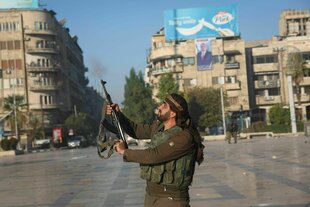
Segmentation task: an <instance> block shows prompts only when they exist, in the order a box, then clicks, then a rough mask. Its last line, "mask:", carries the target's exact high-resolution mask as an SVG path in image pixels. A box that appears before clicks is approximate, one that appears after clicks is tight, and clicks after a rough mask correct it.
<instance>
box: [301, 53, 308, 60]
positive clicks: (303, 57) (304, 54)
mask: <svg viewBox="0 0 310 207" xmlns="http://www.w3.org/2000/svg"><path fill="white" fill-rule="evenodd" d="M302 59H303V60H310V52H304V53H302Z"/></svg>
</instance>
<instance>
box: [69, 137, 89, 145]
mask: <svg viewBox="0 0 310 207" xmlns="http://www.w3.org/2000/svg"><path fill="white" fill-rule="evenodd" d="M88 146H89V143H88V141H87V139H86V138H85V137H84V136H73V137H70V138H69V139H68V147H69V148H80V147H88Z"/></svg>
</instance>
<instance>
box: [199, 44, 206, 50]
mask: <svg viewBox="0 0 310 207" xmlns="http://www.w3.org/2000/svg"><path fill="white" fill-rule="evenodd" d="M200 47H201V51H206V50H207V45H206V44H205V43H202V44H201V45H200Z"/></svg>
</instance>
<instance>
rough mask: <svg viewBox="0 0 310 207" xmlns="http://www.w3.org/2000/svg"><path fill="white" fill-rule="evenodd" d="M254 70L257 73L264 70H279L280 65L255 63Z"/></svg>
mask: <svg viewBox="0 0 310 207" xmlns="http://www.w3.org/2000/svg"><path fill="white" fill-rule="evenodd" d="M253 70H254V72H255V73H262V72H271V71H272V72H275V71H276V72H278V71H279V65H278V64H277V63H265V64H253Z"/></svg>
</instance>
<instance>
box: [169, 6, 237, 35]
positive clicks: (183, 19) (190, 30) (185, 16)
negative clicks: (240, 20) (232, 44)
mask: <svg viewBox="0 0 310 207" xmlns="http://www.w3.org/2000/svg"><path fill="white" fill-rule="evenodd" d="M164 24H165V36H166V40H167V41H174V40H186V39H198V38H205V37H223V36H226V37H229V36H238V35H239V30H238V25H237V7H236V5H230V6H219V7H205V8H190V9H172V10H167V11H165V12H164Z"/></svg>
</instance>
